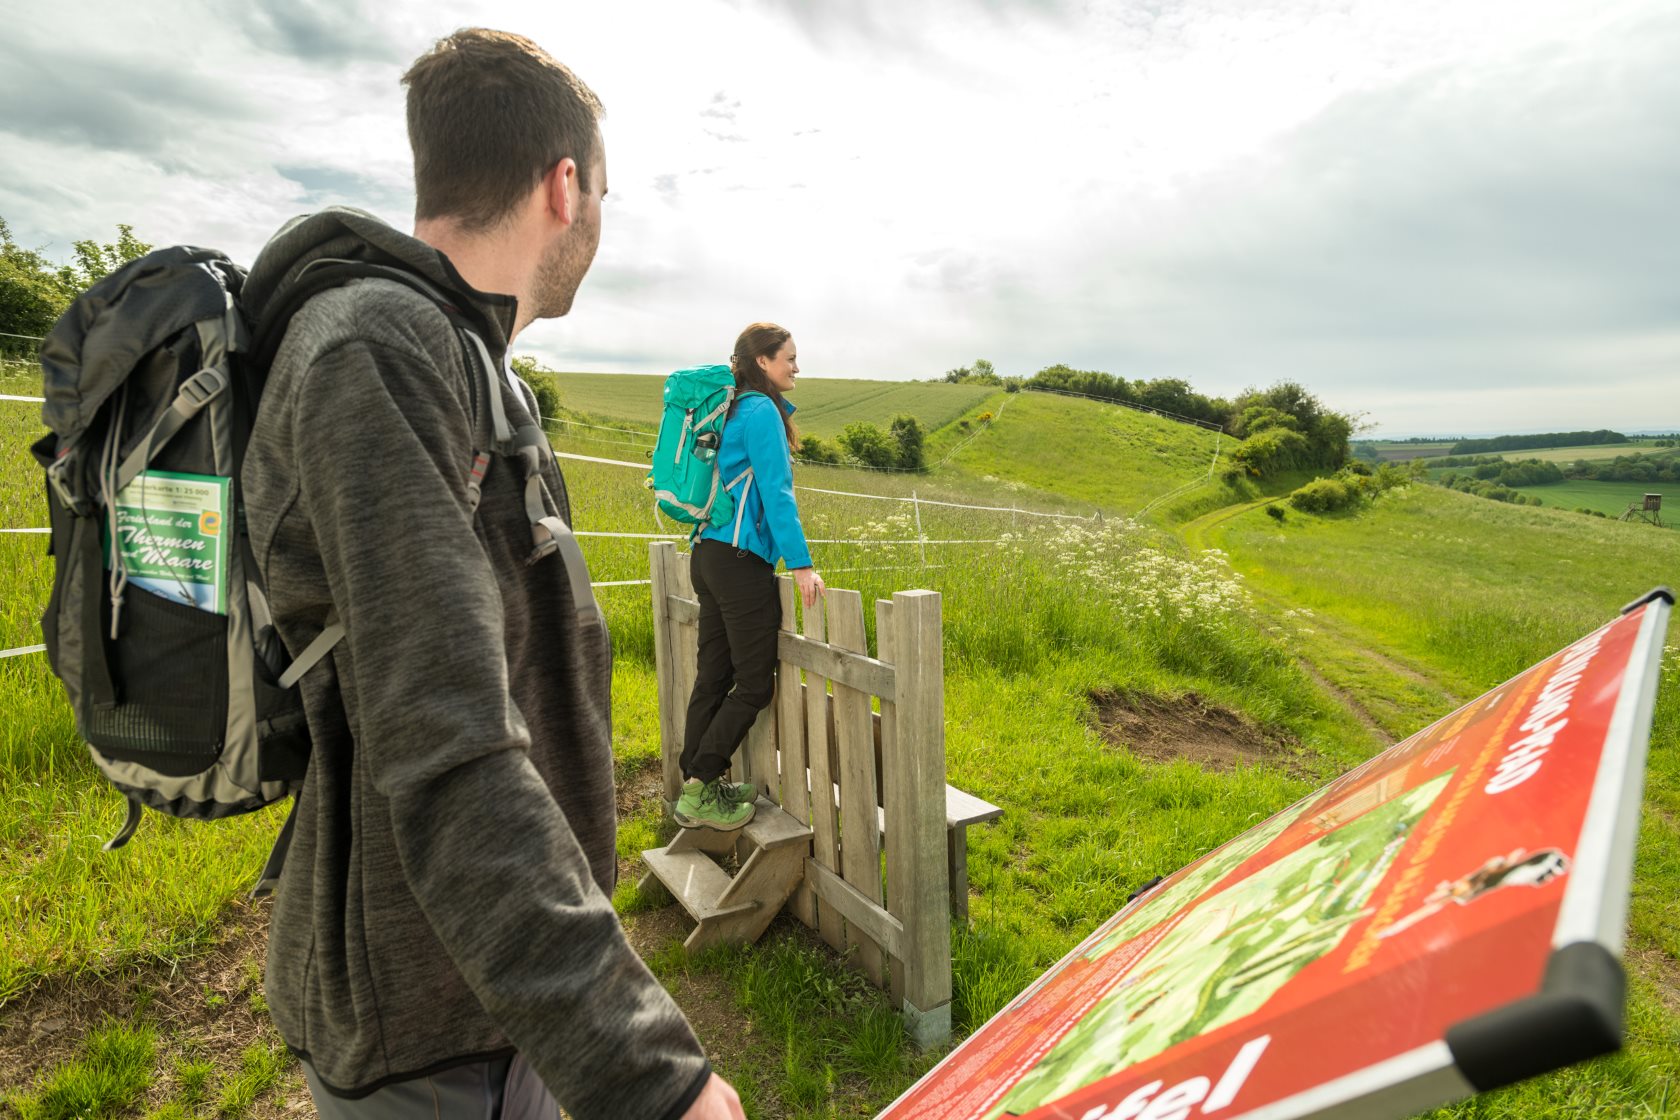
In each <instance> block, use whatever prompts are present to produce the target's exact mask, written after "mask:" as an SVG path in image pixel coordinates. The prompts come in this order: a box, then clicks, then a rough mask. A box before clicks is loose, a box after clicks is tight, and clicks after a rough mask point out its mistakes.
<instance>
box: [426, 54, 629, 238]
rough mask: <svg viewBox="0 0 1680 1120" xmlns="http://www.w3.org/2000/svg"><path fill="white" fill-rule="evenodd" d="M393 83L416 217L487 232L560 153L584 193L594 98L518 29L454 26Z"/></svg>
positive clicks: (596, 109)
mask: <svg viewBox="0 0 1680 1120" xmlns="http://www.w3.org/2000/svg"><path fill="white" fill-rule="evenodd" d="M402 80H403V84H404V85H405V86H407V87H408V142H409V145H410V146H411V147H412V148H413V149H414V191H415V195H416V199H415V207H414V217H415V220H416V221H424V220H426V219H428V218H452V219H454V220H455V221H457V222H459V223H460V224H461V226H462V227H463V228H464V229H466V230H468V231H473V232H478V231H482V230H485V229H488V228H489V227H491V226H493V225H495V224H497V223H498V222H500V221H501V220H502V219H503V218H505V217H507V216H508V214H509V213H510V212H512V210H513V208H514V207H515V206H517V205H518V204H519V202H520V200H521V199H523V198H524V197H525V196H526V195H528V194H530V192H531V191H532V189H533V188H535V187H536V185H537V184H538V183H539V182H540V181H541V180H542V177H543V175H544V174H545V173H547V171H548V169H549V168H551V167H553V166H554V165H555V164H556V163H558V162H560V161H561V160H562V159H565V158H566V157H568V156H570V157H571V158H572V159H573V160H575V161H576V162H577V165H578V181H579V183H580V185H581V186H582V187H583V188H584V189H585V190H588V189H589V178H590V175H591V169H592V168H593V167H594V166H595V161H596V159H597V158H598V157H599V154H600V136H599V132H598V124H597V122H598V121H599V120H600V118H601V115H602V113H603V112H604V111H605V110H604V109H603V108H602V106H601V99H600V98H599V97H597V96H595V91H594V90H592V89H590V88H589V87H588V86H586V85H584V84H583V82H582V81H580V80H579V79H578V76H577V75H576V74H573V73H572V72H571V71H570V70H569V69H567V68H566V67H565V66H564V65H562V64H561V63H560V62H558V61H556V60H555V59H554V58H553V56H551V55H550V54H549V53H548V52H547V51H545V50H543V49H542V48H541V47H539V46H537V45H536V44H535V43H533V42H531V40H529V39H527V38H525V37H524V36H523V35H513V34H510V33H508V32H506V31H491V30H488V29H486V28H482V27H469V28H464V29H462V30H460V31H457V32H455V33H454V34H453V35H450V36H449V37H447V38H444V39H439V40H438V42H437V45H436V46H434V47H433V48H432V49H431V50H429V51H427V52H426V53H425V54H423V55H421V56H420V58H418V59H417V60H415V63H414V65H413V66H411V67H409V69H408V73H406V74H404V75H403V79H402Z"/></svg>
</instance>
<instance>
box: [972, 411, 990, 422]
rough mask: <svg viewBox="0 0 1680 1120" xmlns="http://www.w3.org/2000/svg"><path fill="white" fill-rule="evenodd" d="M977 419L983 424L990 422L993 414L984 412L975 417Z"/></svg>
mask: <svg viewBox="0 0 1680 1120" xmlns="http://www.w3.org/2000/svg"><path fill="white" fill-rule="evenodd" d="M975 419H976V420H978V421H979V422H980V423H982V424H990V423H991V422H992V414H991V413H989V412H982V413H981V414H980V415H979V416H977V417H975Z"/></svg>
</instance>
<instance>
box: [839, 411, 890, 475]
mask: <svg viewBox="0 0 1680 1120" xmlns="http://www.w3.org/2000/svg"><path fill="white" fill-rule="evenodd" d="M840 446H841V447H843V448H845V449H846V454H847V455H849V456H851V457H852V458H853V459H854V460H856V461H857V462H858V463H859V464H861V465H863V466H866V467H877V468H885V467H892V466H894V465H895V464H896V463H897V462H898V447H897V445H896V444H895V443H894V441H893V440H891V439H889V438H888V437H887V434H886V433H885V432H883V431H881V429H879V428H877V427H876V426H875V425H873V424H871V423H870V422H869V421H867V420H858V421H856V422H854V423H851V424H847V425H846V428H845V430H844V431H842V432H841V433H840Z"/></svg>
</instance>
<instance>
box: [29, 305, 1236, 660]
mask: <svg viewBox="0 0 1680 1120" xmlns="http://www.w3.org/2000/svg"><path fill="white" fill-rule="evenodd" d="M0 337H4V338H9V339H14V340H17V339H22V340H26V341H32V342H35V343H40V342H42V341H44V340H43V339H40V338H36V337H34V336H29V335H8V334H4V332H0ZM1034 391H1039V392H1058V391H1056V390H1034ZM1059 395H1062V396H1075V397H1084V396H1086V395H1085V394H1078V393H1060V394H1059ZM1013 399H1014V397H1013V395H1012V396H1010V397H1009V398H1006V399H1005V400H1004V402H1003V404H1002V405H1000V406H999V407H998V411H997V414H996V416H994V417H992V419H991V420H988V421H987V422H986V424H984V425H983V426H981V427H980V428H979V429H978V430H976V431H974V432H973V433H971V434H970V435H969V436H968V437H967V438H965V439H964V440H963V441H962V442H961V443H959V444H957V445H956V446H955V447H953V448H952V449H951V450H950V451H949V452H947V453H946V455H945V456H944V457H943V458H942V459H940V461H939V462H938V463H937V464H934V468H937V467H942V466H944V465H946V464H947V463H949V462H950V460H951V459H952V458H953V457H954V456H955V455H956V454H957V453H958V452H960V451H961V450H962V449H963V448H964V447H967V446H968V445H969V444H970V443H971V442H973V441H974V440H975V439H976V438H978V437H979V436H980V435H982V434H984V433H985V432H986V431H987V430H989V429H990V427H991V424H992V423H994V422H995V421H996V419H997V417H999V416H1002V414H1003V410H1004V409H1005V408H1007V407H1008V405H1009V403H1010V401H1011V400H1013ZM1087 399H1091V400H1098V401H1103V402H1104V403H1109V404H1122V405H1124V404H1125V402H1119V401H1105V400H1104V398H1100V397H1087ZM0 401H14V402H20V403H34V404H42V403H45V398H44V397H36V396H21V395H15V394H0ZM1127 407H1135V406H1129V405H1128V406H1127ZM1139 410H1140V411H1145V412H1156V413H1157V414H1159V415H1163V416H1167V417H1168V418H1169V419H1183V420H1186V422H1190V423H1198V424H1201V423H1202V422H1200V421H1195V420H1190V419H1189V418H1183V417H1176V416H1172V415H1171V414H1168V413H1161V412H1159V410H1155V409H1147V408H1140V409H1139ZM541 419H542V420H543V422H544V423H555V424H561V425H566V426H571V427H580V428H592V429H598V430H602V431H610V432H614V433H618V434H625V435H633V436H639V437H646V438H649V439H651V438H654V437H652V436H650V435H649V433H646V432H640V431H637V430H636V429H631V428H615V427H611V426H609V425H604V424H591V423H588V422H586V421H577V420H569V419H566V418H562V417H547V416H544V417H541ZM1202 426H1204V427H1214V426H1213V425H1207V424H1202ZM1215 430H1217V428H1215ZM588 438H591V439H593V438H595V437H588ZM612 442H622V443H623V445H625V446H636V447H645V446H646V445H645V444H639V443H633V442H631V441H612ZM554 454H555V456H556V457H557V458H560V459H566V460H571V461H574V462H582V463H593V464H597V465H601V466H609V467H621V468H625V469H630V470H637V471H643V472H645V471H646V470H647V469H648V467H647V464H646V463H634V462H628V461H626V460H623V459H609V458H604V457H601V456H595V455H582V454H579V453H577V452H569V451H556V452H555V453H554ZM797 461H799V462H807V461H806V460H797ZM1218 461H1219V444H1218V442H1216V443H1215V446H1214V454H1213V463H1212V464H1210V465H1209V467H1208V472H1207V475H1203V476H1199V477H1197V478H1195V479H1192V480H1190V481H1189V482H1186V483H1184V484H1183V485H1181V486H1179V487H1176V488H1174V489H1173V490H1171V491H1169V492H1167V493H1166V494H1163V495H1161V496H1160V497H1159V498H1157V499H1155V500H1154V501H1152V502H1150V503H1149V505H1147V506H1145V507H1144V508H1143V509H1142V510H1140V511H1139V513H1138V516H1141V515H1142V514H1143V513H1144V512H1147V511H1148V510H1150V509H1153V508H1155V507H1156V506H1158V505H1159V504H1160V503H1162V502H1163V501H1167V500H1170V499H1171V498H1173V497H1176V496H1178V495H1179V494H1181V493H1183V492H1185V491H1187V490H1189V489H1191V488H1192V487H1194V486H1197V485H1199V484H1201V483H1202V482H1203V481H1204V480H1205V478H1206V477H1208V475H1211V474H1212V473H1213V470H1214V468H1215V466H1216V465H1217V464H1218ZM821 465H836V464H821ZM934 468H922V469H921V470H912V471H904V470H894V469H892V468H874V469H877V470H881V469H885V470H889V471H892V472H893V473H926V472H927V470H929V469H934ZM844 469H856V465H853V464H847V465H845V467H844ZM865 469H869V468H865ZM794 489H795V490H798V491H800V492H803V493H808V494H823V495H827V496H831V497H839V498H855V499H862V500H865V501H880V502H895V503H898V504H900V505H907V506H909V507H910V509H911V514H912V517H913V519H914V523H915V528H916V535H915V536H914V537H905V538H879V539H871V538H864V537H834V538H816V539H810V540H809V541H808V543H810V544H819V545H846V546H858V547H884V548H905V547H910V546H915V547H916V548H917V549H918V559H917V560H916V561H915V562H911V561H908V560H907V561H906V562H904V563H901V564H894V565H888V566H886V567H848V568H834V569H828V574H830V575H840V574H860V573H869V572H889V571H908V570H934V569H942V568H945V567H948V566H949V565H946V564H929V563H927V551H926V550H927V548H928V547H929V546H965V545H982V546H995V545H1000V544H1004V543H1007V540H1006V539H1005V538H975V537H929V536H928V535H927V534H926V533H925V532H924V531H923V528H922V519H921V512H922V507H924V506H929V507H935V508H940V509H953V510H967V511H973V512H981V513H995V514H1009V515H1010V516H1011V518H1012V519H1016V518H1021V517H1028V518H1040V519H1045V520H1051V521H1076V522H1087V523H1089V522H1093V521H1095V522H1100V521H1101V520H1102V512H1101V510H1097V511H1094V512H1093V513H1091V514H1089V515H1082V514H1073V513H1060V512H1055V511H1050V510H1036V509H1024V508H1021V507H1020V506H994V505H979V504H974V503H967V502H952V501H945V500H942V499H936V498H923V497H920V496H919V495H918V494H917V493H916V491H914V490H912V491H911V492H910V496H909V497H904V496H903V495H898V494H876V493H869V492H865V491H855V490H835V489H831V488H827V487H821V486H795V487H794ZM50 532H51V529H48V528H43V527H23V528H12V527H6V528H0V534H11V535H17V534H46V533H50ZM577 535H578V536H579V537H585V538H599V539H616V540H650V541H651V540H676V541H681V540H686V539H688V537H689V534H687V533H633V532H615V531H608V530H583V531H580V532H578V533H577ZM651 582H652V581H651V580H646V579H629V580H602V581H599V582H596V583H592V584H591V586H592V587H594V588H597V589H612V588H622V587H647V586H649V585H650V584H651ZM45 650H46V646H44V645H30V646H19V647H17V648H14V649H6V650H0V660H5V659H7V658H11V657H22V656H25V655H27V654H34V653H41V652H44V651H45Z"/></svg>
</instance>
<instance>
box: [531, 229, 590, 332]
mask: <svg viewBox="0 0 1680 1120" xmlns="http://www.w3.org/2000/svg"><path fill="white" fill-rule="evenodd" d="M600 241H601V228H600V222H599V219H596V220H595V221H593V222H589V223H588V224H585V221H579V222H578V223H577V224H576V225H574V226H573V227H572V230H571V232H570V233H569V234H568V235H567V236H566V237H564V238H562V239H561V240H559V241H557V242H555V243H554V244H553V245H551V246H549V250H548V252H547V253H546V254H544V256H543V260H542V265H541V267H539V268H538V270H537V283H536V291H535V293H534V295H535V303H536V306H535V307H534V308H533V312H534V316H535V317H536V318H538V319H558V318H560V316H562V315H565V314H567V313H568V312H570V311H571V309H572V301H573V300H574V299H576V298H577V290H578V287H579V286H580V285H582V283H583V277H584V274H585V273H587V272H588V271H589V266H590V264H592V263H593V262H594V260H595V249H596V246H598V245H599V244H600Z"/></svg>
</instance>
